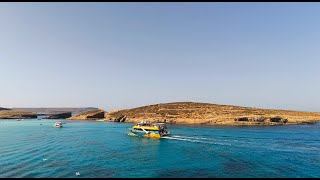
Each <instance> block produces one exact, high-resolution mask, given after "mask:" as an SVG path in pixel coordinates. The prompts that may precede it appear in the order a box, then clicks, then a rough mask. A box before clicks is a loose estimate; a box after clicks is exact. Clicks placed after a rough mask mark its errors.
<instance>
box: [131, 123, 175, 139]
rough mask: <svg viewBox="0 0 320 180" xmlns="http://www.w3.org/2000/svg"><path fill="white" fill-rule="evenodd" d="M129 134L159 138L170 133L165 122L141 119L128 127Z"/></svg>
mask: <svg viewBox="0 0 320 180" xmlns="http://www.w3.org/2000/svg"><path fill="white" fill-rule="evenodd" d="M128 135H129V136H143V137H152V138H161V137H163V136H168V135H170V132H169V131H167V126H166V124H165V123H150V122H146V121H142V122H140V123H137V124H136V125H134V126H133V127H132V128H130V133H129V134H128Z"/></svg>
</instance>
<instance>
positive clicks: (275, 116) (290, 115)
mask: <svg viewBox="0 0 320 180" xmlns="http://www.w3.org/2000/svg"><path fill="white" fill-rule="evenodd" d="M106 120H107V121H120V120H121V121H120V122H140V121H141V120H149V121H151V122H167V123H172V124H203V125H284V124H303V123H308V124H309V123H315V122H320V113H316V112H303V111H290V110H274V109H258V108H250V107H240V106H230V105H218V104H209V103H196V102H173V103H164V104H154V105H149V106H143V107H138V108H133V109H125V110H119V111H112V112H108V113H107V114H106Z"/></svg>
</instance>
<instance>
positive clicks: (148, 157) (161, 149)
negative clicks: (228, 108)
mask: <svg viewBox="0 0 320 180" xmlns="http://www.w3.org/2000/svg"><path fill="white" fill-rule="evenodd" d="M56 121H57V120H23V121H16V120H0V177H1V178H3V177H78V178H85V177H320V124H314V125H290V126H258V127H196V126H182V125H167V126H168V129H169V131H171V133H172V136H171V137H169V138H166V139H148V138H139V137H131V136H128V135H127V133H128V128H129V127H131V126H132V125H133V124H130V123H110V122H92V121H72V120H62V121H63V122H65V123H66V124H64V128H61V129H59V128H54V127H53V126H52V125H53V123H54V122H56ZM40 124H42V125H40ZM77 172H78V173H79V174H78V175H76V173H77Z"/></svg>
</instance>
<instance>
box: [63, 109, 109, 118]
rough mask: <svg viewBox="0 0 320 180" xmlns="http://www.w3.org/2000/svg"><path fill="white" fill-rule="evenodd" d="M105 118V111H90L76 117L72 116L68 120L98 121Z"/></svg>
mask: <svg viewBox="0 0 320 180" xmlns="http://www.w3.org/2000/svg"><path fill="white" fill-rule="evenodd" d="M104 118H105V111H104V110H102V109H98V110H94V111H88V112H84V113H81V114H78V115H76V116H72V117H70V118H68V119H70V120H96V119H104Z"/></svg>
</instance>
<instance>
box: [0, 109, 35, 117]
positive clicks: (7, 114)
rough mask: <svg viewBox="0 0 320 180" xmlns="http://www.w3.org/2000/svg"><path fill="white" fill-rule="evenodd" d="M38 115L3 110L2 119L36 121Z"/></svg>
mask: <svg viewBox="0 0 320 180" xmlns="http://www.w3.org/2000/svg"><path fill="white" fill-rule="evenodd" d="M35 118H37V114H35V113H32V112H26V111H13V110H2V111H0V119H35Z"/></svg>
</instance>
